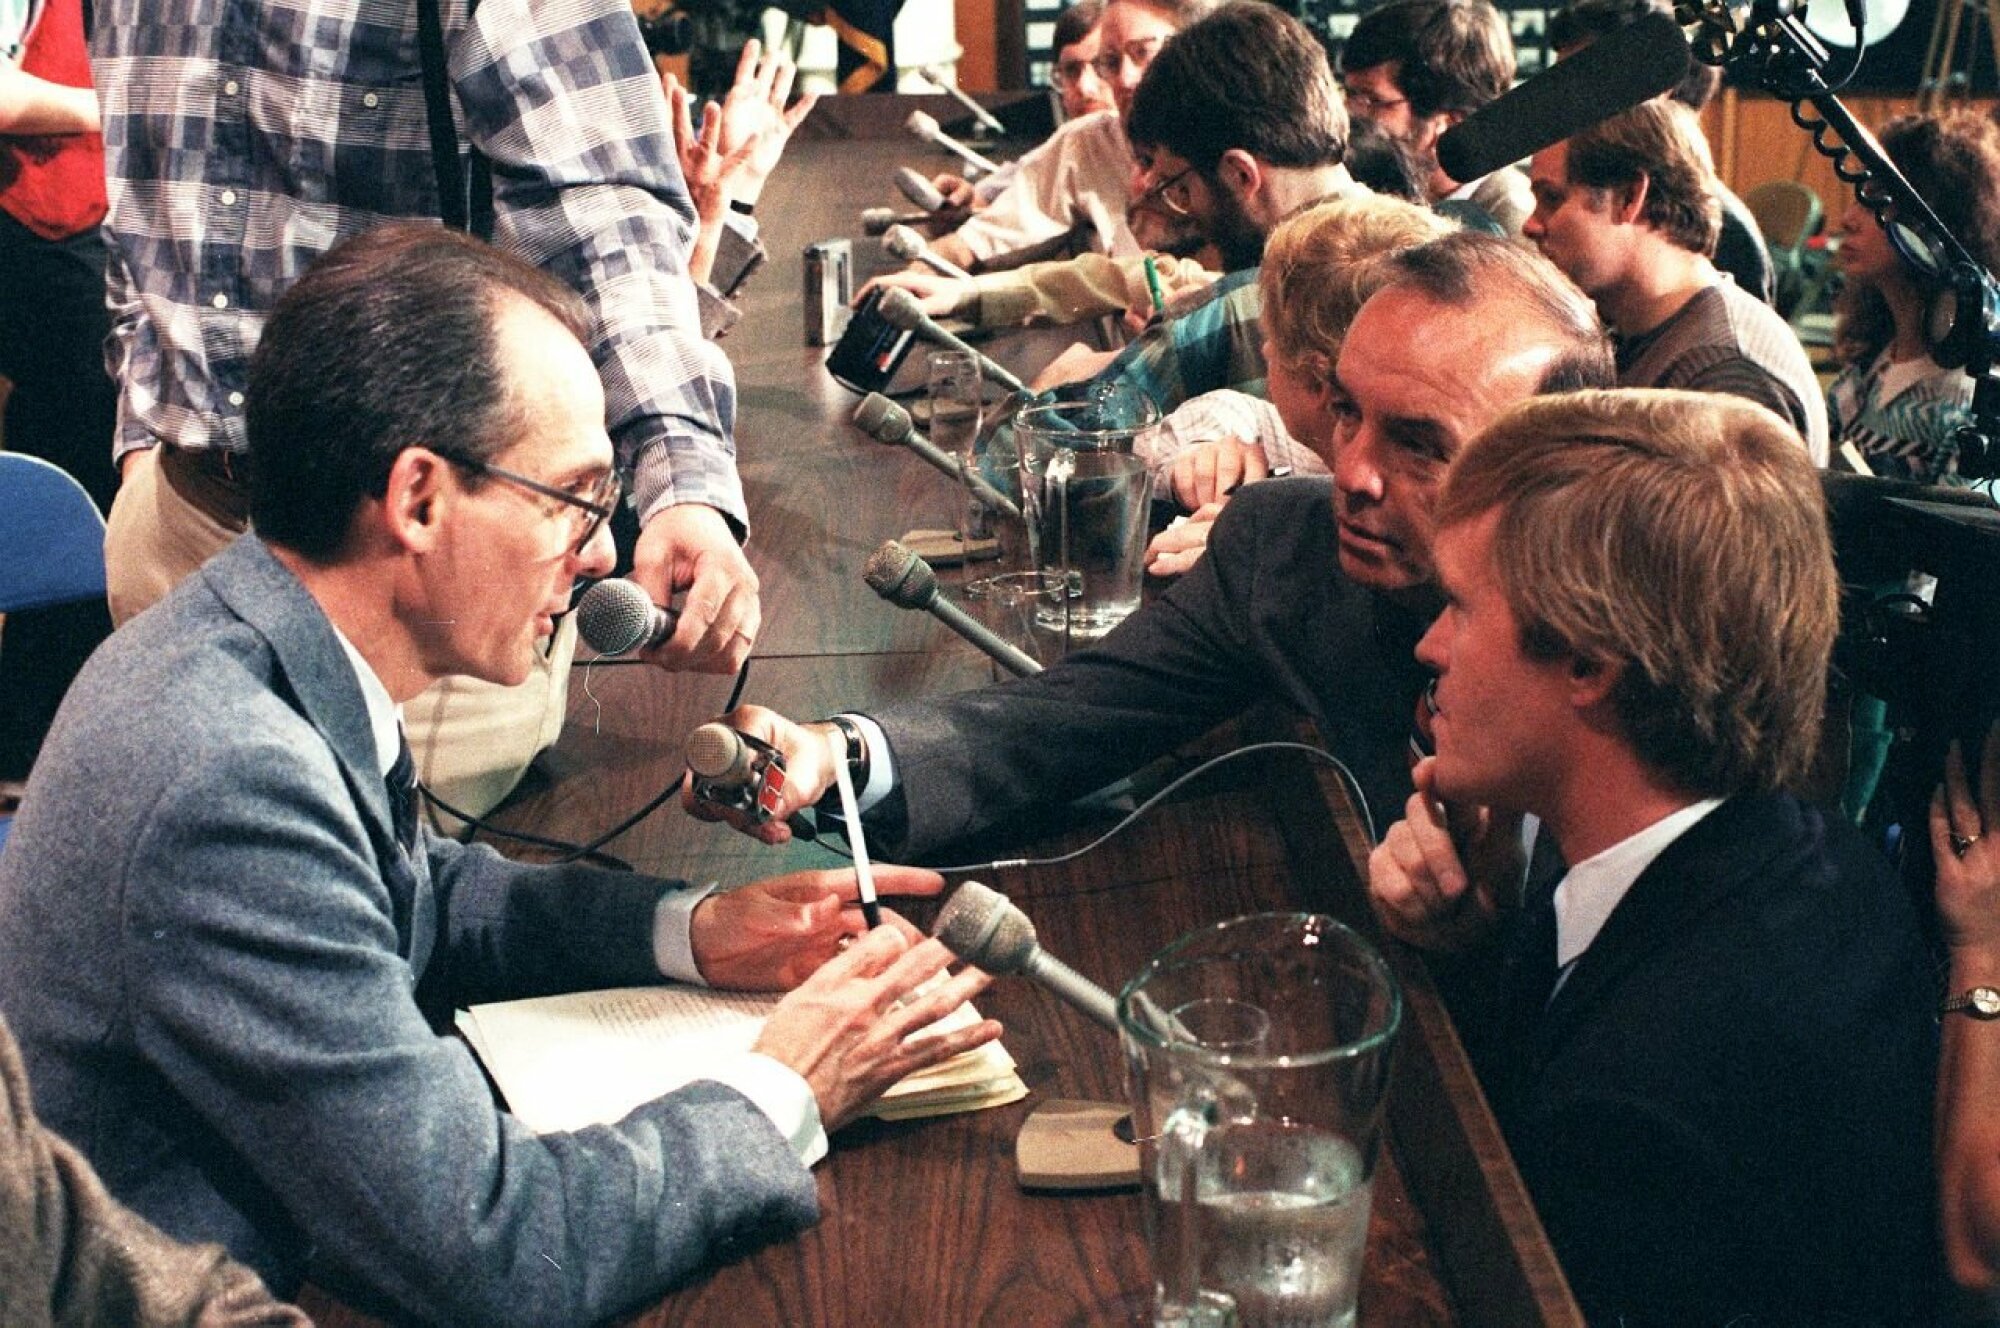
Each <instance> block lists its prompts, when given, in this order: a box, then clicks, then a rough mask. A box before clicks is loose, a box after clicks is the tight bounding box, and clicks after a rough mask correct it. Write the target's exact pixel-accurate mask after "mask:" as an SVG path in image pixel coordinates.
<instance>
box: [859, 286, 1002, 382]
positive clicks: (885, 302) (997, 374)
mask: <svg viewBox="0 0 2000 1328" xmlns="http://www.w3.org/2000/svg"><path fill="white" fill-rule="evenodd" d="M875 309H876V312H878V313H880V314H881V315H882V317H883V318H885V319H887V320H888V321H889V324H890V325H891V326H892V327H898V328H901V329H902V330H903V331H905V332H914V333H916V334H917V335H918V336H920V337H922V338H923V339H924V340H925V341H928V342H930V343H931V344H932V345H936V346H943V347H944V348H945V349H946V350H956V351H963V352H964V353H965V354H967V355H970V356H972V358H974V359H976V360H978V361H979V369H980V372H982V373H984V374H985V375H986V376H987V377H988V378H990V379H992V380H993V381H994V382H996V383H998V384H1000V385H1001V386H1002V387H1004V388H1006V389H1007V390H1008V391H1010V392H1028V390H1029V389H1028V385H1027V384H1026V383H1024V382H1022V381H1021V380H1020V379H1019V378H1016V377H1015V376H1014V375H1013V374H1012V373H1011V372H1009V371H1008V370H1007V368H1006V367H1005V366H1004V365H1001V364H998V363H996V362H995V361H994V360H993V358H992V357H991V356H989V355H986V354H985V353H984V352H981V351H977V350H974V349H973V348H972V347H971V346H970V345H968V344H966V342H965V341H964V340H963V339H962V338H960V337H958V336H955V335H953V334H952V333H950V332H947V331H945V330H944V329H943V328H942V327H939V326H938V324H937V320H936V319H934V318H932V317H931V316H930V315H929V314H927V313H925V312H924V310H923V306H922V305H920V304H918V303H917V297H916V296H914V295H912V294H910V293H909V292H908V291H906V290H902V289H900V288H897V287H893V286H891V287H887V288H884V289H883V290H882V298H881V300H880V301H879V302H877V304H876V305H875ZM1031 395H1032V394H1031Z"/></svg>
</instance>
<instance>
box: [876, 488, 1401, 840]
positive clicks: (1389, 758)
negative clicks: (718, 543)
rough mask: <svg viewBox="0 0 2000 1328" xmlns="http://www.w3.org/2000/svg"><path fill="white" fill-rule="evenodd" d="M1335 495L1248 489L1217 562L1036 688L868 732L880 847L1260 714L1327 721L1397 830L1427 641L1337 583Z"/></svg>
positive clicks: (977, 818) (1036, 682)
mask: <svg viewBox="0 0 2000 1328" xmlns="http://www.w3.org/2000/svg"><path fill="white" fill-rule="evenodd" d="M1331 502H1332V485H1331V483H1330V482H1328V481H1327V480H1324V479H1304V478H1302V479H1283V480H1271V481H1268V482H1266V483H1262V484H1253V485H1250V486H1249V487H1247V488H1245V489H1243V490H1242V491H1241V492H1240V493H1238V494H1237V495H1236V496H1235V497H1234V498H1233V499H1232V500H1231V501H1230V503H1229V505H1228V506H1227V507H1226V508H1224V509H1223V513H1222V516H1221V518H1220V519H1219V520H1218V521H1217V522H1216V524H1215V529H1214V531H1213V532H1212V534H1211V537H1210V540H1209V545H1208V553H1207V554H1206V555H1205V556H1204V557H1203V558H1202V559H1201V561H1200V562H1198V563H1196V564H1195V566H1194V569H1193V570H1192V571H1190V572H1188V573H1187V575H1185V576H1183V577H1182V578H1180V580H1179V581H1178V582H1176V583H1175V584H1174V586H1173V587H1172V589H1170V590H1169V591H1168V592H1167V593H1166V594H1165V595H1163V596H1161V597H1160V599H1159V600H1157V601H1155V602H1153V603H1151V604H1148V605H1147V606H1146V607H1145V608H1143V609H1141V610H1140V611H1139V612H1138V613H1136V614H1134V615H1132V617H1130V618H1128V619H1126V621H1125V622H1124V623H1122V624H1120V625H1119V627H1118V628H1117V629H1116V630H1114V631H1113V632H1112V633H1111V634H1110V635H1109V636H1107V637H1106V638H1105V639H1104V640H1103V641H1102V642H1100V643H1099V645H1098V646H1097V647H1096V648H1095V649H1091V650H1084V651H1079V652H1077V653H1075V654H1072V655H1070V656H1069V657H1067V658H1066V659H1064V660H1062V661H1061V662H1060V663H1058V664H1056V665H1055V666H1054V667H1052V668H1049V669H1047V670H1046V671H1044V672H1042V673H1040V674H1037V675H1035V676H1033V677H1029V678H1019V679H1014V680H1012V681H1009V682H1003V683H998V684H995V685H994V686H991V687H983V688H980V689H978V690H976V691H972V692H966V693H962V694H960V695H958V696H953V697H946V698H924V699H919V700H913V701H909V702H906V703H903V704H900V705H895V706H890V707H887V708H885V709H882V710H880V711H878V712H874V713H873V714H872V716H871V717H872V718H874V719H876V720H877V721H878V722H879V723H880V724H881V725H882V728H883V730H884V732H885V734H886V735H887V737H888V739H889V745H890V749H891V751H892V753H893V755H894V760H895V768H896V775H897V788H896V793H895V795H894V796H892V797H891V798H890V799H888V800H887V801H886V802H885V803H884V804H883V806H882V807H881V808H879V809H877V811H876V812H872V813H870V816H869V820H868V828H869V832H870V840H871V842H875V841H876V840H878V839H879V840H880V842H881V844H882V847H883V850H884V851H885V852H888V853H893V854H896V855H899V856H902V857H905V858H912V859H915V860H919V861H922V860H931V861H937V860H941V859H940V858H939V857H938V855H939V853H940V852H941V851H942V850H943V849H945V848H946V847H947V846H949V845H952V844H954V843H955V842H957V841H960V840H963V839H965V838H967V837H969V836H972V835H975V834H979V833H982V832H985V831H987V830H989V829H991V828H994V827H1004V828H1005V829H1007V830H1008V831H1010V832H1013V833H1016V834H1022V833H1027V832H1030V831H1032V830H1033V828H1034V825H1033V816H1034V814H1035V813H1036V812H1037V811H1038V810H1046V809H1048V808H1050V807H1052V806H1057V805H1060V804H1062V803H1064V802H1067V801H1069V800H1070V799H1072V798H1076V797H1078V796H1081V795H1082V794H1085V793H1088V792H1090V791H1091V790H1093V789H1097V788H1100V787H1102V786H1103V785H1105V784H1108V783H1110V782H1112V781H1113V780H1116V779H1118V778H1120V777H1122V776H1124V775H1127V774H1130V773H1131V772H1132V771H1134V770H1136V769H1138V768H1139V767H1140V766H1142V765H1144V764H1145V763H1146V762H1148V761H1150V760H1152V759H1153V758H1155V757H1157V756H1160V755H1162V754H1164V753H1166V752H1169V751H1171V750H1173V748H1175V747H1177V746H1179V745H1180V744H1181V743H1183V742H1186V741H1187V740H1189V739H1191V738H1193V737H1195V736H1197V735H1199V734H1200V733H1202V732H1204V731H1205V730H1207V729H1209V728H1211V727H1213V726H1214V725H1216V724H1217V723H1219V722H1221V721H1222V720H1224V719H1228V718H1230V717H1232V716H1234V715H1237V714H1240V713H1242V712H1243V711H1244V710H1247V709H1249V708H1250V707H1251V706H1253V705H1255V704H1257V703H1258V702H1262V701H1276V702H1280V703H1282V704H1286V705H1289V706H1292V707H1294V708H1296V709H1297V710H1299V711H1301V712H1302V713H1304V714H1306V715H1309V716H1311V717H1312V718H1313V719H1314V720H1315V721H1317V723H1318V725H1319V728H1320V732H1321V734H1322V735H1323V736H1324V737H1325V739H1326V741H1327V743H1328V745H1329V746H1330V747H1331V748H1332V749H1333V751H1334V753H1335V754H1336V755H1337V756H1339V757H1341V758H1342V759H1343V760H1344V761H1346V762H1347V763H1348V764H1349V765H1350V766H1352V767H1353V769H1354V771H1355V773H1356V775H1357V776H1358V777H1359V778H1360V780H1361V784H1362V786H1363V788H1365V789H1366V790H1367V794H1368V799H1369V802H1370V804H1371V806H1372V809H1373V812H1374V816H1375V819H1376V820H1377V822H1378V823H1380V824H1383V825H1386V824H1387V823H1388V822H1389V821H1391V820H1394V819H1395V818H1396V817H1397V816H1399V815H1401V812H1402V805H1403V800H1404V799H1405V798H1407V797H1408V796H1409V792H1410V772H1409V757H1408V741H1409V734H1410V722H1411V716H1412V714H1413V710H1412V707H1413V705H1414V702H1415V698H1416V694H1417V690H1418V687H1419V685H1420V681H1421V679H1422V677H1423V671H1422V670H1421V669H1420V668H1419V667H1418V665H1417V663H1416V659H1415V656H1414V654H1413V653H1412V652H1413V651H1414V649H1415V646H1416V642H1417V638H1418V637H1419V636H1420V635H1421V634H1422V631H1423V629H1424V627H1425V626H1426V625H1427V623H1426V622H1425V621H1424V620H1423V619H1422V618H1420V617H1418V616H1417V615H1414V614H1411V613H1409V612H1406V611H1404V610H1402V609H1400V608H1399V607H1397V606H1396V605H1393V604H1391V603H1389V602H1388V601H1386V600H1384V599H1383V598H1382V597H1381V596H1378V595H1376V594H1374V593H1373V592H1371V591H1368V590H1365V589H1363V588H1361V587H1359V586H1357V585H1355V584H1354V583H1352V582H1350V581H1349V580H1347V578H1346V577H1345V576H1344V575H1342V574H1341V570H1340V562H1339V558H1338V556H1337V553H1336V547H1335V542H1334V524H1333V514H1332V508H1331V506H1330V504H1331Z"/></svg>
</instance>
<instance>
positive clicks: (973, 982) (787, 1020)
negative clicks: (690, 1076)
mask: <svg viewBox="0 0 2000 1328" xmlns="http://www.w3.org/2000/svg"><path fill="white" fill-rule="evenodd" d="M951 959H952V954H951V951H949V950H947V949H945V947H944V946H943V945H942V944H940V943H939V942H937V941H934V940H930V941H923V942H921V943H919V944H917V945H914V946H912V945H911V944H910V943H909V941H908V940H906V939H905V938H904V937H903V935H902V934H901V933H900V932H898V931H896V930H895V929H893V928H890V927H877V928H876V929H875V930H873V931H871V932H869V933H868V934H867V935H866V936H864V937H862V938H861V940H859V941H857V942H855V943H854V944H853V945H851V946H849V947H848V948H847V949H846V950H845V951H843V952H842V953H840V954H838V955H836V956H834V958H833V959H832V960H830V961H829V962H827V963H826V964H825V965H823V966H821V968H820V969H819V970H818V971H817V972H815V973H814V974H813V975H812V976H811V977H809V978H807V979H806V980H805V982H804V983H802V984H801V985H800V986H799V988H798V990H797V991H794V992H793V993H791V994H790V995H789V996H787V997H785V999H784V1000H782V1001H780V1002H779V1003H778V1008H777V1009H775V1010H773V1011H772V1012H771V1017H770V1019H769V1020H767V1021H766V1022H765V1024H764V1030H763V1032H761V1033H760V1034H758V1037H757V1041H756V1043H755V1045H754V1046H752V1047H751V1050H752V1051H759V1052H762V1053H764V1054H765V1055H767V1056H770V1057H772V1058H773V1059H775V1060H777V1061H780V1062H781V1063H783V1064H785V1065H788V1066H790V1067H791V1068H792V1069H794V1070H796V1071H797V1072H798V1073H799V1075H800V1076H801V1077H802V1078H803V1079H804V1080H805V1081H806V1084H807V1085H808V1086H809V1087H810V1088H811V1089H812V1092H813V1096H814V1097H815V1098H816V1099H818V1101H819V1114H820V1121H821V1123H822V1124H823V1125H824V1126H825V1128H826V1131H827V1133H828V1134H831V1133H833V1132H834V1131H835V1130H837V1129H839V1128H840V1127H841V1126H843V1125H845V1124H847V1123H848V1122H849V1121H851V1120H853V1119H854V1118H855V1117H856V1116H857V1115H859V1114H860V1113H861V1111H862V1110H863V1109H864V1108H866V1107H867V1106H868V1105H869V1104H870V1103H872V1102H874V1101H875V1099H876V1098H878V1097H880V1096H881V1095H882V1093H883V1091H884V1090H885V1089H887V1088H889V1087H890V1086H891V1085H892V1084H894V1083H895V1082H896V1081H897V1080H899V1079H901V1078H903V1077H904V1076H906V1075H909V1074H912V1073H914V1072H915V1071H917V1070H921V1069H925V1068H926V1067H928V1066H932V1065H935V1064H937V1063H938V1062H939V1061H943V1060H948V1059H950V1058H951V1057H953V1056H956V1055H958V1054H959V1053H960V1052H962V1051H968V1050H970V1049H971V1048H973V1047H977V1046H980V1045H981V1044H983V1043H987V1042H991V1041H992V1040H993V1039H994V1038H997V1037H999V1036H1000V1025H999V1023H998V1022H996V1021H994V1020H992V1019H984V1020H981V1021H980V1022H978V1023H976V1024H973V1025H972V1026H971V1027H969V1028H962V1029H959V1030H957V1031H956V1032H952V1033H943V1034H939V1035H937V1036H934V1037H924V1038H919V1039H915V1040H908V1039H909V1038H910V1034H912V1033H914V1032H916V1031H917V1030H918V1029H921V1028H923V1027H925V1026H926V1025H928V1024H932V1023H935V1022H936V1021H937V1020H939V1019H941V1018H943V1017H944V1016H945V1015H947V1014H949V1013H951V1012H952V1011H953V1010H955V1009H957V1008H958V1007H959V1006H960V1005H962V1004H964V1003H965V1002H966V1001H968V1000H970V999H971V998H972V997H974V996H976V995H978V994H979V993H980V992H981V991H983V990H984V989H985V988H986V986H987V984H988V983H990V982H991V981H992V979H991V978H989V977H987V976H986V975H985V974H984V973H981V972H980V971H979V970H978V969H972V968H969V969H966V970H965V971H964V972H961V973H959V974H958V975H957V976H955V977H952V978H949V979H947V980H946V981H944V982H942V983H940V984H938V986H936V987H934V988H933V989H931V990H930V991H927V992H925V993H924V994H923V995H922V996H918V997H915V998H914V999H911V1000H910V1001H909V1002H908V1003H907V1004H902V1005H899V1004H897V1002H898V1001H899V1000H901V999H902V998H904V997H905V996H908V995H909V993H910V992H911V990H912V989H914V988H915V987H917V986H918V985H920V984H922V983H924V982H926V981H928V980H929V979H930V978H931V977H932V976H934V975H935V974H938V973H941V972H943V971H944V969H945V968H946V966H947V965H949V964H950V963H951Z"/></svg>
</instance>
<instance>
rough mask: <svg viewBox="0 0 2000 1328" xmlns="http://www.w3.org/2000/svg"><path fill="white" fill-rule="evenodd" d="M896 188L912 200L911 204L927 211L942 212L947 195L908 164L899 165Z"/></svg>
mask: <svg viewBox="0 0 2000 1328" xmlns="http://www.w3.org/2000/svg"><path fill="white" fill-rule="evenodd" d="M895 181H896V188H898V189H900V190H902V191H903V197H904V198H907V199H909V200H910V206H912V207H919V208H922V209H923V210H924V211H925V212H942V211H943V210H944V206H945V197H944V195H943V194H941V193H939V192H938V187H937V186H936V185H934V184H932V183H931V182H930V181H929V180H926V179H925V178H924V177H923V176H921V175H919V174H917V172H915V171H914V170H911V169H910V168H909V167H908V166H898V167H897V168H896V174H895Z"/></svg>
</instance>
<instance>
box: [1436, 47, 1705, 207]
mask: <svg viewBox="0 0 2000 1328" xmlns="http://www.w3.org/2000/svg"><path fill="white" fill-rule="evenodd" d="M1687 65H1688V44H1687V38H1685V37H1683V36H1682V35H1681V30H1680V29H1679V28H1678V27H1676V26H1675V24H1674V20H1673V19H1672V18H1671V17H1670V16H1669V15H1666V14H1663V13H1651V14H1648V15H1646V16H1645V17H1644V18H1641V19H1638V20H1637V21H1635V22H1632V23H1628V24H1626V25H1625V26H1624V27H1622V28H1620V29H1618V30H1617V31H1616V32H1613V33H1610V34H1609V35H1607V36H1603V37H1600V38H1598V39H1597V40H1596V41H1594V42H1592V43H1591V44H1590V45H1589V46H1587V47H1585V48H1584V49H1583V50H1581V51H1578V52H1577V53H1576V54H1575V55H1572V56H1570V57H1568V58H1567V59H1564V60H1560V61H1558V62H1556V63H1555V64H1554V65H1551V66H1550V67H1549V68H1547V69H1545V70H1543V71H1542V72H1541V73H1539V74H1537V75H1535V76H1534V77H1533V78H1531V79H1529V80H1528V81H1527V82H1525V83H1523V84H1521V85H1520V86H1519V87H1517V88H1515V89H1514V90H1513V91H1512V92H1509V93H1506V94H1505V95H1503V96H1501V97H1499V98H1498V99H1496V100H1494V101H1491V102H1489V103H1487V104H1486V105H1485V106H1482V107H1480V108H1479V109H1478V110H1476V111H1474V112H1473V113H1472V114H1471V115H1468V116H1467V117H1466V118H1465V119H1464V120H1462V121H1460V122H1459V123H1458V124H1457V125H1455V126H1453V127H1452V128H1451V129H1448V130H1446V131H1445V133H1444V136H1443V137H1441V138H1439V139H1438V142H1437V159H1438V165H1439V166H1440V167H1442V168H1443V170H1444V173H1445V174H1446V175H1449V176H1450V177H1451V178H1452V179H1454V180H1458V181H1461V182H1464V183H1470V182H1471V181H1474V180H1477V179H1479V178H1481V177H1482V176H1485V175H1489V174H1491V173H1492V172H1494V171H1497V170H1499V169H1500V168H1501V167H1502V166H1511V165H1512V164H1513V163H1515V162H1517V161H1520V160H1521V159H1522V158H1524V157H1531V156H1533V155H1534V154H1535V153H1537V152H1540V151H1541V150H1542V149H1543V148H1545V147H1548V146H1549V145H1551V144H1553V143H1560V142H1562V141H1563V140H1564V139H1566V138H1568V137H1569V136H1570V135H1572V134H1575V133H1578V132H1580V131H1582V130H1585V129H1588V128H1590V126H1592V125H1594V124H1597V123H1599V122H1601V121H1603V120H1605V119H1608V118H1609V117H1611V116H1613V115H1616V114H1618V113H1619V112H1620V111H1625V110H1629V109H1631V108H1632V107H1634V106H1637V105H1638V104H1639V103H1640V102H1643V101H1648V100H1650V99H1652V98H1653V97H1656V96H1658V95H1659V94H1660V93H1662V92H1665V91H1666V90H1667V89H1668V88H1670V87H1672V86H1673V85H1674V84H1675V83H1677V82H1678V81H1679V80H1680V77H1681V75H1683V74H1685V73H1686V72H1687Z"/></svg>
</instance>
